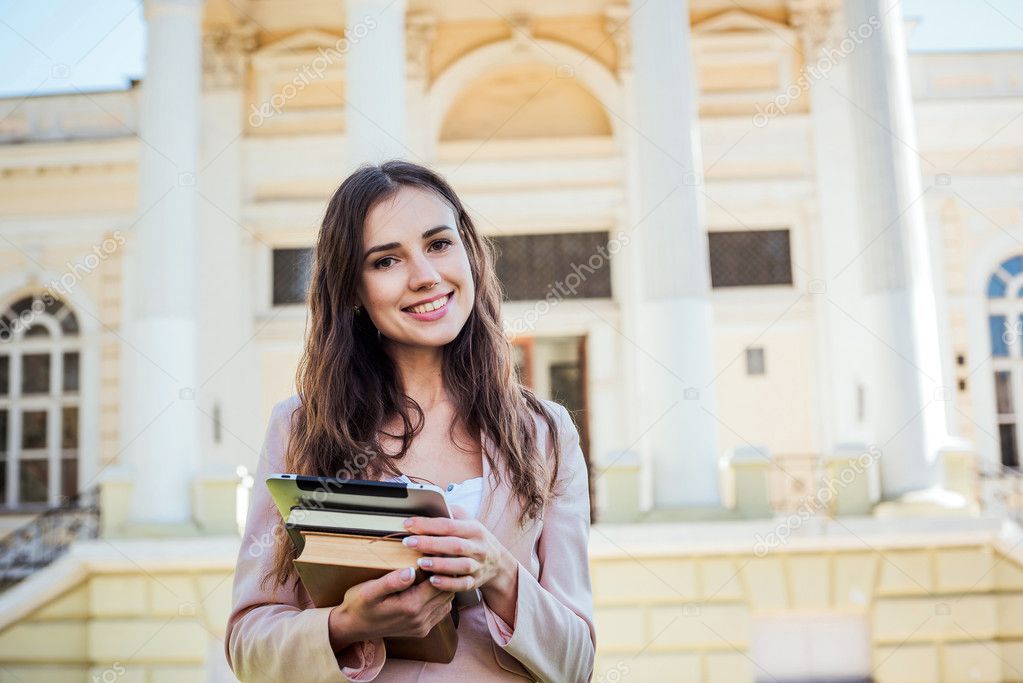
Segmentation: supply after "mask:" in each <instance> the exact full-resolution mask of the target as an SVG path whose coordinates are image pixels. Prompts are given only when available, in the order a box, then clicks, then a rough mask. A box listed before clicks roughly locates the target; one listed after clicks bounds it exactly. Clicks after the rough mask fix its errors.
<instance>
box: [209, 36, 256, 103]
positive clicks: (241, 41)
mask: <svg viewBox="0 0 1023 683" xmlns="http://www.w3.org/2000/svg"><path fill="white" fill-rule="evenodd" d="M255 48H256V26H255V24H251V23H245V24H241V25H240V26H217V27H213V28H211V29H210V30H208V31H207V32H206V33H204V34H203V37H202V73H203V85H204V86H205V87H206V88H209V89H212V88H236V87H239V86H240V85H241V84H242V81H243V79H244V78H245V70H246V68H247V67H248V63H249V54H250V53H251V52H252V51H253V50H254V49H255Z"/></svg>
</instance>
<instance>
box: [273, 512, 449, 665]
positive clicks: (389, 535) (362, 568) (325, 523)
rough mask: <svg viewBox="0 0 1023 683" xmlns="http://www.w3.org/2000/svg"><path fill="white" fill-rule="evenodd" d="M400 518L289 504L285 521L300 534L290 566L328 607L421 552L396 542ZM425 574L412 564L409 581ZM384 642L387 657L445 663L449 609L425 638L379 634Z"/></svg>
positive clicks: (318, 602)
mask: <svg viewBox="0 0 1023 683" xmlns="http://www.w3.org/2000/svg"><path fill="white" fill-rule="evenodd" d="M404 519H405V516H404V515H389V514H387V513H379V512H351V511H343V510H329V509H322V508H315V509H314V508H301V507H295V508H292V509H291V514H289V515H288V519H287V520H285V522H286V527H287V528H288V529H289V530H292V531H293V532H295V531H297V532H298V533H299V534H301V537H302V538H303V539H304V544H303V545H302V551H301V553H300V554H299V556H298V557H296V558H295V569H296V570H297V571H298V575H299V577H300V578H301V580H302V585H303V586H305V589H306V591H307V592H308V593H309V597H310V598H312V601H313V604H314V605H316V606H317V607H333V606H334V605H338V604H340V603H341V602H342V601H343V600H344V597H345V593H346V592H347V591H348V589H349V588H351V587H352V586H355V585H357V584H360V583H363V582H364V581H370V580H373V579H378V578H380V577H381V576H383V575H384V574H388V573H390V572H392V571H394V570H396V569H403V568H405V567H416V560H417V559H419V558H420V557H422V555H423V554H422V553H421V552H419V551H417V550H415V549H414V548H409V547H407V546H405V545H404V544H403V543H402V542H401V539H402V537H404V536H407V535H408V532H407V531H406V530H405V527H404V525H403V521H404ZM427 577H428V574H427V573H426V572H424V571H423V570H421V569H419V568H416V575H415V578H414V579H413V585H415V584H419V583H421V582H422V581H425V580H427ZM384 643H385V644H386V647H387V656H388V657H397V658H399V659H417V660H420V661H424V662H443V663H447V662H450V661H451V660H452V659H454V657H455V649H456V648H457V647H458V631H457V630H456V624H455V621H454V619H453V618H452V616H451V615H448V616H446V617H444V619H442V620H441V621H440V622H439V623H438V624H437V625H436V626H434V627H433V629H432V630H431V631H430V632H429V633H428V634H427V635H426V637H425V638H384Z"/></svg>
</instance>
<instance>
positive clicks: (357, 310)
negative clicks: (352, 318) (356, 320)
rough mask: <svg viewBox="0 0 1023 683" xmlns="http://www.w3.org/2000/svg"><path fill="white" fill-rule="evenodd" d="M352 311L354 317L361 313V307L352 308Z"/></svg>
mask: <svg viewBox="0 0 1023 683" xmlns="http://www.w3.org/2000/svg"><path fill="white" fill-rule="evenodd" d="M352 310H353V311H355V315H359V314H360V313H362V306H352Z"/></svg>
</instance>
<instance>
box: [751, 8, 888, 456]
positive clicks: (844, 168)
mask: <svg viewBox="0 0 1023 683" xmlns="http://www.w3.org/2000/svg"><path fill="white" fill-rule="evenodd" d="M794 19H795V20H796V21H797V22H798V24H799V25H800V28H801V29H802V37H803V46H804V53H805V55H806V63H807V71H806V72H807V73H808V74H810V75H811V77H812V78H814V81H813V84H812V85H811V87H810V117H811V121H812V124H813V144H814V166H815V181H816V200H817V202H816V203H817V211H816V215H815V216H814V220H813V223H814V239H813V243H814V244H815V246H816V248H815V254H814V256H815V266H816V267H815V268H814V271H815V273H814V278H813V279H812V280H811V282H810V283H809V289H810V293H811V295H813V296H814V297H815V299H814V301H815V308H816V322H817V325H818V329H817V331H818V334H817V358H818V361H819V363H818V365H819V372H820V374H821V377H820V386H821V389H822V391H821V395H822V396H823V399H824V400H823V401H822V405H821V406H820V413H819V414H820V416H821V421H822V424H821V430H820V432H821V442H820V449H821V453H822V455H825V456H826V455H830V454H833V453H835V452H836V451H837V450H838V448H839V447H840V446H843V445H850V444H862V445H863V446H864V448H865V447H866V444H867V443H868V441H869V440H870V438H872V436H873V434H872V433H871V432H870V430H869V429H868V420H867V416H866V415H865V414H864V415H861V414H860V409H861V406H860V392H861V391H865V389H866V388H867V384H868V382H869V380H870V379H871V377H872V370H871V367H872V363H873V355H872V354H864V353H862V352H860V349H862V348H863V347H864V346H869V345H872V344H875V343H876V340H875V339H873V338H872V337H871V336H870V333H869V332H867V330H866V329H864V325H866V319H867V312H866V311H865V310H864V306H863V277H862V272H863V269H862V267H860V266H859V265H858V264H857V262H856V254H858V253H860V252H861V251H862V250H863V246H864V241H863V239H862V236H861V234H860V229H859V222H858V214H857V206H858V203H859V199H860V196H859V190H858V188H857V168H856V141H855V139H854V135H853V132H854V130H855V127H854V121H853V116H854V115H858V112H856V111H855V110H853V109H852V107H850V106H849V101H848V100H847V99H846V96H844V95H843V94H844V93H848V92H849V90H850V86H849V63H848V59H846V58H842V56H841V55H840V53H839V52H837V51H836V49H835V47H834V42H835V40H834V39H833V38H831V39H829V38H828V37H827V35H828V34H829V33H831V34H832V35H833V34H834V32H831V31H829V30H828V29H829V28H830V26H831V22H832V21H833V18H832V17H830V16H827V15H825V16H819V15H816V14H813V13H812V12H811V13H808V14H806V15H800V16H798V17H794ZM836 23H839V22H836ZM764 125H768V126H770V125H771V121H767V122H766V124H764ZM857 321H863V323H862V324H861V323H858V322H857ZM863 407H864V409H865V407H866V404H864V406H863Z"/></svg>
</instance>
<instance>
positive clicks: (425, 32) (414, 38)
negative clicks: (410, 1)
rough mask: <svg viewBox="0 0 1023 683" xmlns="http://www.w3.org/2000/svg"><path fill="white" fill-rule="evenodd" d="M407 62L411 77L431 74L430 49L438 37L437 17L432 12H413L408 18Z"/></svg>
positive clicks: (422, 77)
mask: <svg viewBox="0 0 1023 683" xmlns="http://www.w3.org/2000/svg"><path fill="white" fill-rule="evenodd" d="M405 26H406V34H405V62H406V72H407V74H408V78H410V79H413V78H415V79H424V80H425V79H426V78H428V77H429V74H430V50H431V48H432V47H433V41H434V39H435V38H436V37H437V17H436V15H434V14H433V13H432V12H412V13H410V14H409V15H408V17H407V19H406V23H405Z"/></svg>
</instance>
